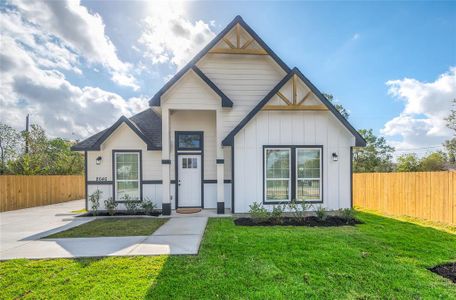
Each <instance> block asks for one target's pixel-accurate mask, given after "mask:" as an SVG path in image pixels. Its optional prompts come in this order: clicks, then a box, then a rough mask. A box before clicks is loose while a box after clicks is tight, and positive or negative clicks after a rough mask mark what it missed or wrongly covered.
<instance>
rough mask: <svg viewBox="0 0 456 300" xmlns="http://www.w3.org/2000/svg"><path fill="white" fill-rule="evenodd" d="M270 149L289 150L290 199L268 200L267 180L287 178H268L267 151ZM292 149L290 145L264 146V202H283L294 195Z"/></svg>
mask: <svg viewBox="0 0 456 300" xmlns="http://www.w3.org/2000/svg"><path fill="white" fill-rule="evenodd" d="M268 150H288V191H289V192H288V199H286V200H285V199H283V200H267V199H266V196H267V192H266V189H267V184H266V182H267V180H285V178H273V179H267V176H266V174H267V165H266V158H267V156H266V152H267V151H268ZM292 155H293V154H292V150H291V149H290V148H288V147H263V202H265V203H283V202H290V201H291V199H292V198H291V196H292V188H293V183H292V182H293V170H292Z"/></svg>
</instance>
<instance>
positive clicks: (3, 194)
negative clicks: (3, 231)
mask: <svg viewBox="0 0 456 300" xmlns="http://www.w3.org/2000/svg"><path fill="white" fill-rule="evenodd" d="M84 197H85V187H84V176H82V175H50V176H47V175H45V176H21V175H11V176H10V175H2V176H0V211H8V210H14V209H21V208H27V207H34V206H40V205H49V204H55V203H60V202H66V201H70V200H76V199H83V198H84Z"/></svg>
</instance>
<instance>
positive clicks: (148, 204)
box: [141, 197, 157, 215]
mask: <svg viewBox="0 0 456 300" xmlns="http://www.w3.org/2000/svg"><path fill="white" fill-rule="evenodd" d="M141 207H142V209H143V210H144V213H145V214H146V215H150V214H152V212H153V211H154V210H155V209H156V208H157V206H156V205H155V203H153V202H152V200H151V199H150V198H149V197H146V198H145V199H144V201H143V202H141Z"/></svg>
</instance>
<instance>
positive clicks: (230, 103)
mask: <svg viewBox="0 0 456 300" xmlns="http://www.w3.org/2000/svg"><path fill="white" fill-rule="evenodd" d="M192 70H193V72H195V73H196V75H198V76H199V77H200V78H201V79H202V80H203V81H204V82H205V83H206V84H207V85H208V86H210V87H211V88H212V90H214V92H215V93H217V95H219V96H220V98H222V107H233V101H231V99H230V98H228V96H226V95H225V94H224V93H223V92H222V91H221V90H220V89H219V88H218V87H217V86H216V85H215V84H214V83H213V82H212V81H211V80H210V79H209V78H208V77H207V76H206V75H204V73H203V72H202V71H201V70H200V69H199V68H198V67H197V66H196V65H195V66H193V67H192Z"/></svg>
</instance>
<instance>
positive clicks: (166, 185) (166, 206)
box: [162, 108, 171, 216]
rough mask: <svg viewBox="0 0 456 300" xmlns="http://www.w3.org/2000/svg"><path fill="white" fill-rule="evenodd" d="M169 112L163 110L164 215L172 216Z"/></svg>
mask: <svg viewBox="0 0 456 300" xmlns="http://www.w3.org/2000/svg"><path fill="white" fill-rule="evenodd" d="M170 165H171V160H170V155H169V110H168V109H167V108H162V182H163V184H162V214H163V215H165V216H169V215H171V197H170V180H169V168H170Z"/></svg>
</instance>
